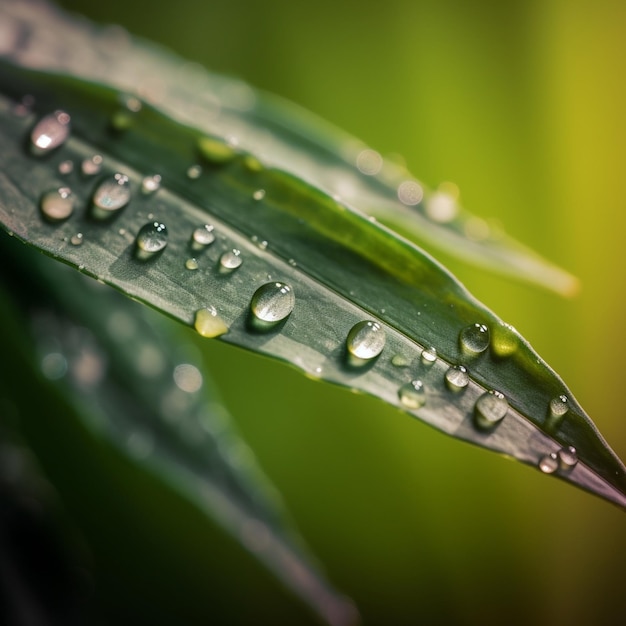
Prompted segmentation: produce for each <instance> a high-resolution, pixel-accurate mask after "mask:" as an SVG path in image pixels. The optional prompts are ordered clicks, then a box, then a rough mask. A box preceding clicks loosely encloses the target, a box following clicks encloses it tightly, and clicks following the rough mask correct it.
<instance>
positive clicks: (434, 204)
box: [425, 191, 459, 224]
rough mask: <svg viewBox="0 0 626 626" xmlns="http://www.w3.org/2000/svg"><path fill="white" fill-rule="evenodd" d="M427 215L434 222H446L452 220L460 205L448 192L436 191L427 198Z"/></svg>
mask: <svg viewBox="0 0 626 626" xmlns="http://www.w3.org/2000/svg"><path fill="white" fill-rule="evenodd" d="M425 210H426V215H428V217H430V219H431V220H433V222H439V223H441V224H445V223H447V222H451V221H452V220H453V219H454V218H455V217H456V214H457V213H458V210H459V207H458V205H457V203H456V200H455V198H454V197H453V196H451V195H450V194H448V193H444V192H441V191H436V192H435V193H433V194H431V195H430V196H429V197H428V198H427V199H426V206H425Z"/></svg>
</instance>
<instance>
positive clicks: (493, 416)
mask: <svg viewBox="0 0 626 626" xmlns="http://www.w3.org/2000/svg"><path fill="white" fill-rule="evenodd" d="M508 410H509V403H508V402H507V401H506V398H505V397H504V395H503V394H501V393H500V392H499V391H488V392H487V393H484V394H483V395H482V396H480V398H478V400H476V406H475V413H474V417H475V420H476V425H477V426H478V427H479V428H481V429H485V430H487V429H490V428H493V427H494V426H496V425H497V424H499V423H500V422H501V421H502V419H503V418H504V416H505V415H506V414H507V411H508Z"/></svg>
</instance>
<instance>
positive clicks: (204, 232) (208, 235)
mask: <svg viewBox="0 0 626 626" xmlns="http://www.w3.org/2000/svg"><path fill="white" fill-rule="evenodd" d="M214 241H215V235H214V233H213V226H212V225H211V224H205V225H204V226H200V228H196V229H195V230H194V231H193V233H191V247H192V248H193V249H194V250H202V248H204V247H206V246H208V245H210V244H212V243H213V242H214Z"/></svg>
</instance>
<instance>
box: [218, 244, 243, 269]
mask: <svg viewBox="0 0 626 626" xmlns="http://www.w3.org/2000/svg"><path fill="white" fill-rule="evenodd" d="M242 263H243V259H242V258H241V251H240V250H237V249H235V248H233V249H232V250H228V251H227V252H224V254H222V256H221V257H220V268H221V269H222V270H224V271H231V270H236V269H237V268H238V267H239V266H240V265H241V264H242Z"/></svg>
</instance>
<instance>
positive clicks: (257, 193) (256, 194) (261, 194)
mask: <svg viewBox="0 0 626 626" xmlns="http://www.w3.org/2000/svg"><path fill="white" fill-rule="evenodd" d="M252 197H253V198H254V199H255V200H257V201H259V200H263V198H265V189H257V190H256V191H255V192H254V193H253V194H252Z"/></svg>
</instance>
